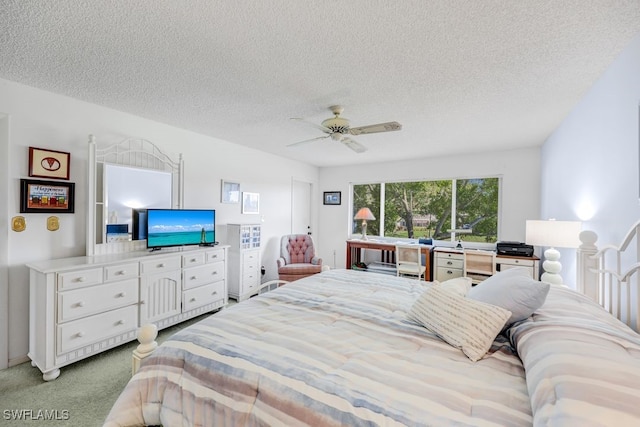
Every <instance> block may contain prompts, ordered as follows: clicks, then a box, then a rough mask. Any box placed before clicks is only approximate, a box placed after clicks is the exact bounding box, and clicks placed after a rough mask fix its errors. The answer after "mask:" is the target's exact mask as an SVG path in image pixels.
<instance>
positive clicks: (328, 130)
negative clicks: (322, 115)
mask: <svg viewBox="0 0 640 427" xmlns="http://www.w3.org/2000/svg"><path fill="white" fill-rule="evenodd" d="M291 120H296V121H298V122H303V123H306V124H309V125H311V126H313V127H314V128H316V129H320V130H321V131H322V132H324V133H331V129H329V128H326V127H324V126H322V125H319V124H317V123H313V122H309V121H307V120H305V119H302V118H300V117H291Z"/></svg>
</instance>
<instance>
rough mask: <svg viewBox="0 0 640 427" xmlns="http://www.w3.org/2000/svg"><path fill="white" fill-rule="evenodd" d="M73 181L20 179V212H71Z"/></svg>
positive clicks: (73, 196)
mask: <svg viewBox="0 0 640 427" xmlns="http://www.w3.org/2000/svg"><path fill="white" fill-rule="evenodd" d="M74 198H75V183H73V182H58V181H40V180H34V179H21V180H20V213H73V212H74Z"/></svg>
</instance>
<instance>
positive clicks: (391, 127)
mask: <svg viewBox="0 0 640 427" xmlns="http://www.w3.org/2000/svg"><path fill="white" fill-rule="evenodd" d="M401 129H402V125H401V124H400V123H398V122H387V123H378V124H376V125H367V126H358V127H355V128H351V129H349V133H350V134H351V135H366V134H368V133H378V132H391V131H395V130H401Z"/></svg>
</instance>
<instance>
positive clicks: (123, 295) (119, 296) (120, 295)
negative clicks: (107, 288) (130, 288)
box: [116, 292, 127, 298]
mask: <svg viewBox="0 0 640 427" xmlns="http://www.w3.org/2000/svg"><path fill="white" fill-rule="evenodd" d="M116 296H117V297H118V298H124V297H126V296H127V293H126V292H120V293H119V294H118V295H116Z"/></svg>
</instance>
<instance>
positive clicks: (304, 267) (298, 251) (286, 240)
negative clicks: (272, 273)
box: [277, 234, 322, 282]
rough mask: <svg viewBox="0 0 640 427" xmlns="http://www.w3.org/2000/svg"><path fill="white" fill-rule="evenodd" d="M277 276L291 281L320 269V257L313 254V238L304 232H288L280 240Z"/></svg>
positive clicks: (318, 271)
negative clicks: (288, 233)
mask: <svg viewBox="0 0 640 427" xmlns="http://www.w3.org/2000/svg"><path fill="white" fill-rule="evenodd" d="M277 263H278V278H279V279H280V280H286V281H288V282H292V281H294V280H297V279H302V278H303V277H307V276H311V275H312V274H316V273H320V271H322V258H317V257H316V256H315V249H314V247H313V240H312V239H311V236H308V235H306V234H290V235H287V236H283V237H282V239H281V240H280V258H278V260H277Z"/></svg>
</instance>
